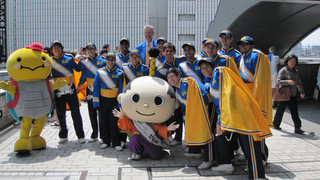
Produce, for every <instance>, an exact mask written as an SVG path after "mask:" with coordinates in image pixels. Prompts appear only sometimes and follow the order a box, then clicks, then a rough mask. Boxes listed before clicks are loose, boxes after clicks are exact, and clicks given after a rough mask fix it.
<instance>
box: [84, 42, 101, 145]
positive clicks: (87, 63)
mask: <svg viewBox="0 0 320 180" xmlns="http://www.w3.org/2000/svg"><path fill="white" fill-rule="evenodd" d="M96 51H97V48H96V45H95V44H94V43H88V44H87V46H86V52H87V54H88V56H89V57H88V58H87V59H86V60H83V61H81V62H82V63H83V68H82V74H81V78H80V82H79V85H78V87H80V86H81V85H82V84H83V83H85V82H87V90H86V92H87V103H88V112H89V118H90V122H91V128H92V134H91V139H90V140H89V141H88V142H89V143H91V142H95V141H96V140H97V139H98V131H99V128H98V118H97V115H98V113H97V110H96V109H94V108H93V102H92V91H93V80H94V77H95V75H96V73H97V70H98V69H99V68H102V67H104V66H106V61H105V59H104V57H102V56H101V55H98V54H97V53H96ZM100 138H101V134H100Z"/></svg>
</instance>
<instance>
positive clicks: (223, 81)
mask: <svg viewBox="0 0 320 180" xmlns="http://www.w3.org/2000/svg"><path fill="white" fill-rule="evenodd" d="M153 35H154V30H153V27H152V26H150V25H147V26H145V27H144V36H145V39H146V41H145V42H143V43H142V44H139V45H138V46H137V47H136V49H133V50H131V51H130V50H129V49H130V41H129V39H128V38H122V39H121V40H120V52H119V53H118V54H115V53H112V52H108V50H107V49H103V50H102V51H101V53H100V54H98V53H97V48H96V45H95V44H94V43H88V44H87V46H86V47H85V48H84V49H83V51H85V52H86V53H83V54H82V55H80V56H78V59H79V61H77V59H76V58H75V57H73V56H72V55H68V54H65V53H64V52H63V45H62V43H61V42H60V41H54V42H52V44H51V47H50V51H51V53H52V61H53V70H52V78H53V80H56V79H64V80H66V81H67V85H66V86H65V87H63V88H60V89H58V90H56V91H55V107H56V111H57V116H58V119H59V121H60V131H59V138H60V141H59V143H65V142H66V141H67V140H68V129H67V126H66V104H68V105H69V107H70V110H71V116H72V119H73V122H74V123H73V124H74V128H75V132H76V135H77V137H78V141H79V143H85V139H84V138H85V134H84V131H83V124H82V117H81V114H80V111H79V102H78V98H77V88H76V84H75V82H74V78H73V71H74V70H75V71H79V72H80V71H81V72H82V75H81V78H80V82H79V84H77V87H80V86H81V85H82V84H83V83H85V82H86V83H87V89H86V92H87V104H88V110H89V118H90V122H91V127H92V134H91V138H90V140H89V141H88V142H95V141H97V140H98V139H99V138H100V139H101V143H102V145H101V148H107V147H109V146H112V147H114V148H115V149H116V150H117V151H121V150H122V149H123V148H124V145H125V142H126V139H127V134H126V132H122V131H121V130H120V129H119V127H118V125H117V120H118V119H117V118H116V117H115V116H114V115H113V114H112V110H113V109H115V108H116V109H119V108H120V106H121V105H120V104H119V103H118V101H117V96H118V94H120V93H122V91H123V88H124V87H125V85H126V84H128V83H129V82H130V81H132V80H133V79H135V78H137V77H140V76H148V75H149V73H150V72H152V73H150V74H154V76H155V77H159V78H162V79H164V80H165V81H167V82H168V83H169V84H170V85H171V86H172V87H174V89H175V95H176V99H177V100H178V102H179V104H180V107H179V108H178V109H176V110H175V111H174V114H173V115H172V117H171V118H170V119H169V120H168V122H167V124H171V123H172V122H174V121H175V122H176V123H178V124H179V128H178V129H176V130H175V135H174V138H173V139H172V140H171V142H170V145H173V146H175V145H179V144H181V143H182V137H183V134H182V132H183V130H182V128H183V127H185V135H184V137H185V138H184V140H185V144H186V145H187V150H186V151H187V152H186V153H185V156H187V157H194V158H201V157H202V156H204V158H203V159H204V161H203V163H202V164H200V165H199V167H198V168H199V169H207V168H211V167H212V166H214V162H215V163H216V164H217V166H214V167H213V168H212V170H213V171H217V172H224V173H232V172H233V171H234V168H233V165H232V163H231V162H232V161H231V160H232V159H233V158H234V152H235V151H237V150H238V149H239V147H240V146H241V149H242V151H243V153H244V156H245V158H246V159H247V163H248V168H247V170H248V174H249V178H250V179H251V178H264V177H265V172H264V165H265V163H266V162H267V159H268V148H267V146H266V144H265V138H267V137H270V136H272V134H271V131H270V128H269V127H271V126H272V125H274V126H275V128H276V129H280V127H279V126H280V122H281V119H282V115H283V111H284V109H285V107H286V106H287V105H289V108H290V110H291V112H293V111H296V112H297V107H296V99H297V98H296V97H295V96H293V95H294V94H295V93H296V87H298V90H299V92H300V93H301V97H302V98H303V97H304V93H303V88H302V86H301V82H299V80H298V76H297V75H296V73H295V72H296V71H295V68H294V66H295V65H296V64H297V63H298V58H297V57H296V56H294V55H291V56H289V57H288V58H289V59H288V58H287V59H288V60H286V65H287V66H286V69H285V70H280V73H279V76H278V77H277V78H278V80H277V83H280V84H285V85H290V86H291V87H292V89H291V93H292V96H293V97H292V98H291V99H290V101H289V102H280V105H279V107H278V110H277V113H276V117H275V121H274V122H272V100H271V71H270V63H269V60H268V58H267V56H266V55H265V54H264V53H263V52H261V51H260V50H258V49H255V47H254V40H253V38H251V37H250V36H243V37H242V38H241V39H240V40H239V41H238V42H237V45H238V46H239V49H240V52H239V51H238V50H236V49H235V48H233V47H232V46H231V43H232V41H233V40H234V39H233V36H232V33H231V32H230V31H229V30H223V31H222V32H221V33H220V35H219V42H220V43H219V42H218V41H217V40H215V39H213V38H205V39H204V40H203V41H202V46H201V49H202V51H201V52H200V53H198V54H196V48H195V46H194V45H193V44H192V43H186V44H183V46H182V49H183V52H184V55H181V56H176V47H175V46H174V44H172V43H170V42H168V41H167V39H165V38H163V37H161V38H159V39H158V40H154V39H153ZM220 44H221V47H220ZM155 47H156V48H158V49H159V51H160V54H159V56H158V57H157V58H156V59H155V62H154V63H155V64H154V65H155V68H152V67H150V64H152V63H151V62H152V58H151V57H150V56H149V53H148V51H149V50H150V49H151V48H155ZM293 61H294V62H293ZM151 66H152V65H151ZM288 77H290V78H294V80H290V79H288ZM294 117H295V128H296V129H295V132H296V133H299V134H300V133H301V131H302V130H301V129H300V127H301V120H300V119H299V117H298V114H297V113H296V114H295V115H294ZM299 120H300V123H299ZM183 124H184V125H185V126H183ZM202 149H204V151H203V153H202Z"/></svg>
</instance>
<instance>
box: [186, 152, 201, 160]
mask: <svg viewBox="0 0 320 180" xmlns="http://www.w3.org/2000/svg"><path fill="white" fill-rule="evenodd" d="M184 156H186V157H191V158H197V159H200V158H201V157H202V154H201V153H184Z"/></svg>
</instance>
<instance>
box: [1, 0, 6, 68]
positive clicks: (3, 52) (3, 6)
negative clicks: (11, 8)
mask: <svg viewBox="0 0 320 180" xmlns="http://www.w3.org/2000/svg"><path fill="white" fill-rule="evenodd" d="M6 21H7V18H6V1H5V0H0V63H1V62H5V61H6V59H7V32H6V25H7V23H6Z"/></svg>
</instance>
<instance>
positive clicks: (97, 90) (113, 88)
mask: <svg viewBox="0 0 320 180" xmlns="http://www.w3.org/2000/svg"><path fill="white" fill-rule="evenodd" d="M102 73H105V74H102ZM103 75H107V80H109V84H108V81H106V79H104V77H103ZM122 89H123V72H122V71H121V70H119V69H118V68H116V67H114V68H113V69H111V70H110V69H108V68H107V67H104V68H101V69H98V71H97V73H96V76H95V77H94V82H93V92H92V96H93V97H92V99H93V107H94V108H97V107H100V101H99V97H100V96H102V97H106V98H117V96H118V94H120V93H122Z"/></svg>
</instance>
